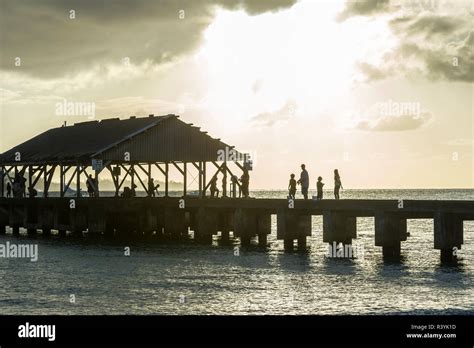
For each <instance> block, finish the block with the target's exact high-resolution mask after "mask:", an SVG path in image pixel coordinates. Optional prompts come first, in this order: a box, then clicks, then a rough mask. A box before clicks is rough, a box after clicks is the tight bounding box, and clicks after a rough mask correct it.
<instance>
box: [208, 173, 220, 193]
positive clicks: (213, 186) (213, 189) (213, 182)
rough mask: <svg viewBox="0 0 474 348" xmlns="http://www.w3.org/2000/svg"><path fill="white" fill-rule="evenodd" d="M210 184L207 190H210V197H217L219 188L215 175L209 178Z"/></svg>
mask: <svg viewBox="0 0 474 348" xmlns="http://www.w3.org/2000/svg"><path fill="white" fill-rule="evenodd" d="M210 184H211V185H210V186H209V191H211V198H213V197H214V195H215V196H216V197H219V189H218V188H217V175H216V176H214V177H213V178H212V179H211V183H210Z"/></svg>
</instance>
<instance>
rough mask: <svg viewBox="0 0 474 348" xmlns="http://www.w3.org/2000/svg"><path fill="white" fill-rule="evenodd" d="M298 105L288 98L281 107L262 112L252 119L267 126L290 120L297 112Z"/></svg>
mask: <svg viewBox="0 0 474 348" xmlns="http://www.w3.org/2000/svg"><path fill="white" fill-rule="evenodd" d="M297 108H298V106H297V105H296V103H295V102H294V101H291V100H288V101H287V102H286V103H285V105H283V106H282V107H281V108H280V109H278V110H275V111H271V112H262V113H260V114H258V115H256V116H254V117H252V121H253V122H255V123H257V124H261V125H264V126H267V127H271V126H273V125H275V124H276V123H278V122H285V121H288V120H289V119H290V118H291V117H293V116H294V115H295V113H296V110H297Z"/></svg>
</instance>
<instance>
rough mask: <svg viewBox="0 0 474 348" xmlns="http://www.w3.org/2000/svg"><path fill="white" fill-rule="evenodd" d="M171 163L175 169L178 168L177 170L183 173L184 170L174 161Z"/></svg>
mask: <svg viewBox="0 0 474 348" xmlns="http://www.w3.org/2000/svg"><path fill="white" fill-rule="evenodd" d="M171 163H172V164H173V165H174V166H175V168H176V169H178V171H179V172H180V173H181V174H183V175H184V170H183V169H181V168H180V167H179V166H178V165H177V164H176V162H171Z"/></svg>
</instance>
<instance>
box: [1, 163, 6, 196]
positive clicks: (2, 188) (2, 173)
mask: <svg viewBox="0 0 474 348" xmlns="http://www.w3.org/2000/svg"><path fill="white" fill-rule="evenodd" d="M4 187H5V172H4V167H3V166H1V167H0V197H4V195H5V193H4Z"/></svg>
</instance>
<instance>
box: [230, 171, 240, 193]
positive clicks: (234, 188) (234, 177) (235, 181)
mask: <svg viewBox="0 0 474 348" xmlns="http://www.w3.org/2000/svg"><path fill="white" fill-rule="evenodd" d="M230 180H231V185H232V197H233V198H237V186H239V185H238V181H239V180H238V179H237V175H232V177H231V178H230ZM239 191H240V189H239ZM239 193H240V192H239Z"/></svg>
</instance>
